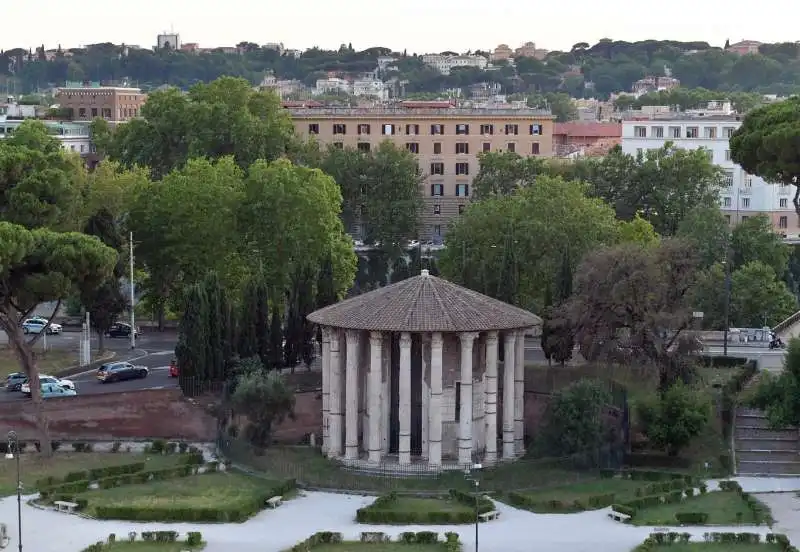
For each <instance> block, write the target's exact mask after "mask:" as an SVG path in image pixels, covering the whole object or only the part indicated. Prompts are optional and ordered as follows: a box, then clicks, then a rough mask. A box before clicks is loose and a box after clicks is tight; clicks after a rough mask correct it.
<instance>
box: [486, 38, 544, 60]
mask: <svg viewBox="0 0 800 552" xmlns="http://www.w3.org/2000/svg"><path fill="white" fill-rule="evenodd" d="M547 53H548V51H547V50H544V49H541V48H536V43H535V42H526V43H525V44H523V45H522V46H520V47H519V48H517V49H516V50H512V49H511V48H509V47H508V44H500V45H499V46H498V47H497V48H495V49H494V51H493V52H492V54H491V60H492V61H509V60H512V59H514V58H520V57H529V58H536V59H544V58H545V57H546V56H547Z"/></svg>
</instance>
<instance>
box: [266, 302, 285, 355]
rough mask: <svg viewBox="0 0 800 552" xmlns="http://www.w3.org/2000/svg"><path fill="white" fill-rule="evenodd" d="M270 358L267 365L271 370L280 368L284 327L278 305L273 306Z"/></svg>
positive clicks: (270, 329) (270, 327)
mask: <svg viewBox="0 0 800 552" xmlns="http://www.w3.org/2000/svg"><path fill="white" fill-rule="evenodd" d="M269 342H270V359H269V364H267V366H268V367H269V369H270V370H278V369H280V367H281V366H282V365H283V327H282V325H281V311H280V309H278V306H277V305H273V307H272V321H271V323H270V326H269Z"/></svg>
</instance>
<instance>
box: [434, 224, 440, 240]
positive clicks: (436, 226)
mask: <svg viewBox="0 0 800 552" xmlns="http://www.w3.org/2000/svg"><path fill="white" fill-rule="evenodd" d="M433 233H434V234H435V235H436V236H440V237H441V235H442V225H441V224H436V225H435V226H434V227H433Z"/></svg>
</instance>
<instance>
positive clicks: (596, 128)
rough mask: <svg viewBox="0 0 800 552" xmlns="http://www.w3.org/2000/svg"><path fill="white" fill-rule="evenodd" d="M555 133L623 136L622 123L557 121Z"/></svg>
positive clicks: (600, 136) (586, 135)
mask: <svg viewBox="0 0 800 552" xmlns="http://www.w3.org/2000/svg"><path fill="white" fill-rule="evenodd" d="M553 134H554V135H559V134H561V135H566V136H583V137H595V138H621V137H622V125H621V124H620V123H577V122H572V123H556V124H555V125H554V127H553Z"/></svg>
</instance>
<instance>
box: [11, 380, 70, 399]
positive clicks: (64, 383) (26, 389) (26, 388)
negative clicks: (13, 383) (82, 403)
mask: <svg viewBox="0 0 800 552" xmlns="http://www.w3.org/2000/svg"><path fill="white" fill-rule="evenodd" d="M45 384H54V385H58V386H59V387H62V388H64V389H69V390H70V391H75V383H74V382H73V381H72V380H67V379H59V378H57V377H55V376H46V375H44V374H42V375H40V376H39V385H40V386H41V385H45ZM19 390H20V392H22V394H23V395H25V396H26V397H30V396H31V384H30V382H27V381H26V382H25V383H23V384H22V386H21V387H20V389H19Z"/></svg>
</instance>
